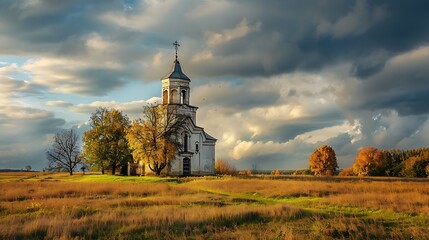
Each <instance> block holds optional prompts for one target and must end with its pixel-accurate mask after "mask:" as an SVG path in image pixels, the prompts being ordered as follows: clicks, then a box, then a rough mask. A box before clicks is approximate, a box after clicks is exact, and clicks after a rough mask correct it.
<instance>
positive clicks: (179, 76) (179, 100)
mask: <svg viewBox="0 0 429 240" xmlns="http://www.w3.org/2000/svg"><path fill="white" fill-rule="evenodd" d="M173 45H174V48H175V50H176V55H175V60H174V62H173V66H172V67H171V70H170V72H169V73H168V74H167V75H165V76H164V77H163V78H161V81H162V103H163V104H179V105H189V97H190V88H189V83H190V82H191V79H189V77H188V76H186V74H184V73H183V71H182V67H181V66H180V62H179V59H178V54H177V51H178V48H179V46H180V44H179V43H178V42H177V41H175V42H174V43H173Z"/></svg>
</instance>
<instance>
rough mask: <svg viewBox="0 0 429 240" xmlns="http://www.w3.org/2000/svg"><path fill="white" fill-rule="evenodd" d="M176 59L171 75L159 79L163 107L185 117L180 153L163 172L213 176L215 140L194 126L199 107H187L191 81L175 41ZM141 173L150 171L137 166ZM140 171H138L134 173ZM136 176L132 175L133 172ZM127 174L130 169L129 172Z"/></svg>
mask: <svg viewBox="0 0 429 240" xmlns="http://www.w3.org/2000/svg"><path fill="white" fill-rule="evenodd" d="M174 46H175V49H176V56H175V60H174V62H173V65H172V67H171V70H170V72H169V73H168V74H167V75H165V76H164V77H163V78H161V83H162V87H161V89H162V91H161V92H162V104H163V105H166V106H167V107H174V108H175V109H176V112H177V114H181V115H184V116H186V117H187V118H186V124H185V127H184V129H185V130H184V131H183V132H182V133H181V145H182V147H181V149H180V150H179V151H178V152H177V153H176V158H175V159H173V160H171V161H170V163H169V165H167V167H166V168H165V169H164V170H163V171H162V172H163V173H165V174H166V175H169V176H191V175H196V176H202V175H213V174H214V167H215V146H216V141H217V139H216V138H214V137H212V136H210V135H209V134H208V133H206V132H205V131H204V128H202V127H200V126H198V125H197V116H196V115H197V110H198V107H195V106H192V105H191V104H190V103H191V102H190V97H191V88H190V83H191V79H190V78H189V77H188V76H186V74H185V73H184V72H183V71H182V67H181V66H180V62H179V59H178V55H177V50H178V47H179V46H180V45H179V44H178V43H177V41H176V42H175V43H174ZM138 165H140V166H138V168H139V169H140V171H141V173H144V174H148V173H150V172H151V170H150V169H149V168H148V167H146V168H145V166H144V165H142V164H138ZM137 171H139V170H137ZM134 172H135V171H134ZM128 173H129V174H130V169H129V170H128Z"/></svg>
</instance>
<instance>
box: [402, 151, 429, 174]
mask: <svg viewBox="0 0 429 240" xmlns="http://www.w3.org/2000/svg"><path fill="white" fill-rule="evenodd" d="M428 167H429V155H427V154H423V155H422V156H415V157H410V158H408V159H407V160H405V161H404V164H403V170H402V175H403V176H406V177H427V176H428V172H427V170H428V169H429V168H428Z"/></svg>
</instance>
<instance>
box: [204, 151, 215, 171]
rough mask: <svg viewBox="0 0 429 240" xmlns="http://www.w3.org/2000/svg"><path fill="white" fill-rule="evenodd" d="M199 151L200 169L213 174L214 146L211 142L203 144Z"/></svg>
mask: <svg viewBox="0 0 429 240" xmlns="http://www.w3.org/2000/svg"><path fill="white" fill-rule="evenodd" d="M201 153H202V156H201V171H202V172H203V173H206V174H214V165H215V164H214V163H215V146H214V145H213V144H203V145H202V148H201Z"/></svg>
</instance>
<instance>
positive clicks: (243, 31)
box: [205, 18, 262, 46]
mask: <svg viewBox="0 0 429 240" xmlns="http://www.w3.org/2000/svg"><path fill="white" fill-rule="evenodd" d="M261 25H262V23H261V22H257V23H255V24H254V25H248V23H247V20H246V19H245V18H244V19H243V20H242V21H241V22H240V23H239V24H238V25H237V26H236V27H235V28H232V29H224V30H222V33H218V32H210V31H208V32H206V33H205V37H206V41H207V44H208V45H209V46H214V45H218V44H222V43H227V42H230V41H232V40H235V39H239V38H243V37H244V36H246V35H247V34H249V33H252V32H257V31H259V30H260V28H261Z"/></svg>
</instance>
